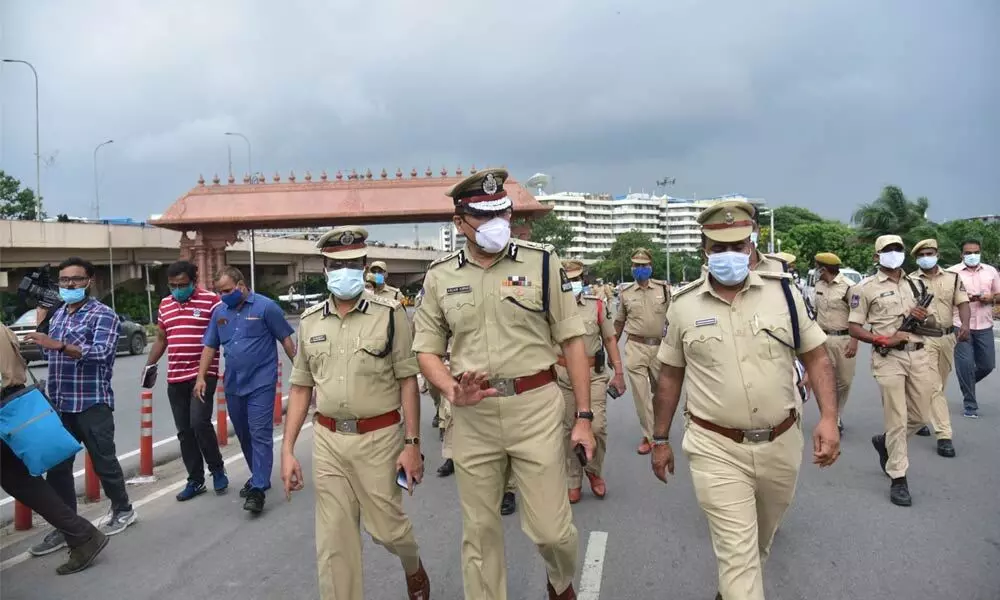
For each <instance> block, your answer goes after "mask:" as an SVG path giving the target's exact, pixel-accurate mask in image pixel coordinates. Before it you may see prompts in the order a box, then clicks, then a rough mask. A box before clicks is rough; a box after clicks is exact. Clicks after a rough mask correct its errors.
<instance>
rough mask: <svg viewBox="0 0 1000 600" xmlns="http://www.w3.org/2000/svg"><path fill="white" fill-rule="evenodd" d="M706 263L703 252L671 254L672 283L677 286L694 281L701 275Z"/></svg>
mask: <svg viewBox="0 0 1000 600" xmlns="http://www.w3.org/2000/svg"><path fill="white" fill-rule="evenodd" d="M704 262H705V261H704V259H703V258H702V256H701V252H671V253H670V281H671V282H673V283H675V284H677V283H681V282H682V281H694V280H695V279H697V278H698V276H699V275H700V274H701V266H702V264H704Z"/></svg>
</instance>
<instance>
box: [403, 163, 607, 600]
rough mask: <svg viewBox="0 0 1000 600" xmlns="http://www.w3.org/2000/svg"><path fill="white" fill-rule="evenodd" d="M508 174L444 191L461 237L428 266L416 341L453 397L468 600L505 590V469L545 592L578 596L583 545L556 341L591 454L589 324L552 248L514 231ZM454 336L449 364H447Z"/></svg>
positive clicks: (430, 373)
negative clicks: (541, 565) (462, 243)
mask: <svg viewBox="0 0 1000 600" xmlns="http://www.w3.org/2000/svg"><path fill="white" fill-rule="evenodd" d="M506 179H507V171H506V170H504V169H486V170H484V171H480V172H478V173H476V174H474V175H472V176H470V177H468V178H466V179H464V180H463V181H461V182H459V183H457V184H456V185H455V186H454V187H453V188H452V189H451V190H449V192H448V195H449V196H450V197H451V198H452V199H453V200H454V202H455V217H454V218H453V222H454V224H455V226H456V227H457V228H459V229H460V230H461V232H462V233H463V234H464V235H465V236H466V238H467V239H468V244H467V246H466V248H465V249H463V250H459V251H457V252H453V253H451V254H449V255H447V256H445V257H444V258H442V259H441V260H438V261H436V262H435V263H433V264H432V265H431V267H430V268H429V269H428V271H427V276H426V278H425V279H424V286H423V289H422V290H421V292H420V295H419V296H418V302H417V312H416V315H415V316H414V326H415V328H416V331H415V335H414V342H413V348H414V350H415V351H416V352H417V358H418V360H419V361H420V370H421V371H422V372H423V374H424V377H426V378H427V380H428V381H430V382H431V383H433V384H434V385H436V386H437V387H438V388H439V389H441V392H442V394H443V395H444V396H445V397H446V398H447V399H448V401H449V402H451V405H452V419H453V420H454V422H455V425H454V427H455V431H454V434H453V436H454V439H453V445H454V447H453V453H454V460H455V475H456V478H457V480H458V491H459V495H460V497H461V502H462V520H463V531H462V565H463V566H462V574H463V580H464V586H465V598H466V600H503V599H505V598H507V573H506V566H505V562H504V543H503V527H502V524H501V521H500V514H499V511H498V510H497V509H498V508H499V507H500V501H501V496H502V495H503V491H504V479H505V475H506V472H507V469H508V468H510V469H511V471H512V474H513V480H514V483H515V485H516V486H517V489H518V491H519V492H520V495H521V501H522V502H523V503H524V505H525V510H524V511H523V512H522V517H521V525H522V527H523V529H524V532H525V533H526V534H527V535H528V537H529V538H530V539H531V540H532V541H533V542H534V543H535V545H536V546H537V547H538V549H539V552H540V554H541V556H542V558H543V560H544V561H545V568H546V572H547V574H548V594H549V598H550V599H557V600H559V599H562V600H565V599H570V598H575V597H576V594H575V592H574V591H573V576H574V573H575V571H576V564H577V552H578V546H577V531H576V527H574V526H573V522H572V512H571V509H570V505H569V501H568V499H567V497H566V492H565V489H566V488H565V481H566V460H565V457H566V454H565V450H564V446H565V441H564V440H565V437H564V434H563V397H562V394H561V393H560V391H559V387H558V386H557V385H556V383H555V374H554V371H553V369H552V365H554V364H555V362H556V350H555V347H554V346H553V342H555V343H557V344H560V345H561V346H562V350H563V354H564V355H565V356H566V360H567V370H568V371H569V377H570V380H571V381H572V386H573V391H574V392H575V395H576V406H577V414H576V417H577V419H576V423H575V424H574V426H573V433H572V434H571V436H570V442H571V444H573V445H574V446H575V445H576V444H580V445H581V446H583V448H584V451H585V453H586V456H587V458H588V459H592V458H593V451H594V436H593V433H592V431H591V421H592V420H593V413H592V412H591V410H590V369H588V368H587V356H586V348H585V346H584V340H583V335H584V334H585V333H586V330H585V328H584V325H583V321H582V320H581V319H580V315H579V312H578V311H577V309H576V303H575V301H574V298H573V294H572V293H571V290H572V285H571V283H570V281H569V278H568V277H567V275H566V272H565V271H564V270H563V269H562V266H561V264H560V262H559V258H558V257H557V256H556V254H555V252H554V250H553V248H552V247H551V246H548V245H544V244H535V243H532V242H525V241H520V240H512V239H511V237H510V218H511V200H510V198H508V197H507V192H506V191H505V190H504V188H503V184H504V181H505V180H506ZM449 337H451V338H452V351H451V364H450V365H449V366H445V364H444V362H443V361H442V359H441V357H442V356H443V355H444V353H445V350H446V346H445V345H446V343H447V341H448V338H449ZM449 367H450V368H449ZM524 595H525V594H524V593H521V594H519V595H518V597H524Z"/></svg>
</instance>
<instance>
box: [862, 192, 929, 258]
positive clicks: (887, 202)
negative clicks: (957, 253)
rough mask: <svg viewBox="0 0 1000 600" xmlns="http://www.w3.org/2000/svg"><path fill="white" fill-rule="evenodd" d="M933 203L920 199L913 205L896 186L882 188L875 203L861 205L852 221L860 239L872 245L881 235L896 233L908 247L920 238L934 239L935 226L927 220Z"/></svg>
mask: <svg viewBox="0 0 1000 600" xmlns="http://www.w3.org/2000/svg"><path fill="white" fill-rule="evenodd" d="M929 205H930V201H929V200H927V198H924V197H923V196H921V197H920V198H917V200H916V202H910V201H909V200H907V199H906V196H904V195H903V190H901V189H899V188H898V187H897V186H894V185H887V186H885V187H884V188H882V193H881V194H879V197H878V199H877V200H875V201H874V202H871V203H869V204H862V205H861V206H860V207H859V208H858V210H856V211H855V212H854V214H853V215H852V216H851V222H853V223H854V224H855V225H857V226H858V237H859V238H860V239H862V240H865V241H868V242H871V241H874V240H875V238H877V237H878V236H880V235H885V234H896V235H899V236H901V237H902V238H903V241H905V242H906V243H907V246H909V245H910V244H912V243H913V242H915V241H916V240H914V239H910V238H913V237H914V236H916V237H917V239H922V238H923V237H932V235H933V231H934V226H933V224H931V223H929V222H928V221H927V208H928V207H929Z"/></svg>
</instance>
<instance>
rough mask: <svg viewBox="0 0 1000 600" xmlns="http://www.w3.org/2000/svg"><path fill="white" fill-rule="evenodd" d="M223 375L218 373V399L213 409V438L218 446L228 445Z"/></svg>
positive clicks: (227, 412)
mask: <svg viewBox="0 0 1000 600" xmlns="http://www.w3.org/2000/svg"><path fill="white" fill-rule="evenodd" d="M225 379H226V374H225V373H219V393H218V394H217V395H218V397H219V400H218V404H217V405H216V409H215V437H216V439H217V440H218V441H219V445H220V446H226V445H228V444H229V422H228V419H229V407H228V406H227V405H226V386H225V383H224V382H225Z"/></svg>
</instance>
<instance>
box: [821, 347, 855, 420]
mask: <svg viewBox="0 0 1000 600" xmlns="http://www.w3.org/2000/svg"><path fill="white" fill-rule="evenodd" d="M850 342H851V336H849V335H831V336H827V338H826V353H827V355H828V356H829V357H830V362H832V363H833V374H834V376H835V377H836V378H837V414H839V415H843V414H844V407H845V406H847V397H848V396H850V394H851V383H852V382H853V381H854V368H855V367H856V366H857V361H858V358H857V357H856V356H855V357H854V358H847V357H846V356H844V352H846V351H847V346H848V344H850Z"/></svg>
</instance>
